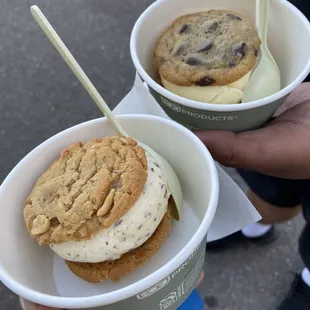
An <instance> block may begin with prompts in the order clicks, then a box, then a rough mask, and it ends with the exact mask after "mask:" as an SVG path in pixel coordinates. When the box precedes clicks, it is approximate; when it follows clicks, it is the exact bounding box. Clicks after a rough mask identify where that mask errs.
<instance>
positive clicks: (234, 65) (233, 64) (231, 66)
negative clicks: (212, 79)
mask: <svg viewBox="0 0 310 310" xmlns="http://www.w3.org/2000/svg"><path fill="white" fill-rule="evenodd" d="M234 67H236V64H235V63H234V62H230V63H229V64H228V68H234Z"/></svg>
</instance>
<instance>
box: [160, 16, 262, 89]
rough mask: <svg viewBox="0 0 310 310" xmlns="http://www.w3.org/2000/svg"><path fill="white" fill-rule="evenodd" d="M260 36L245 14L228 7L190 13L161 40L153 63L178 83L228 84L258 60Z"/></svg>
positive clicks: (166, 76) (240, 76)
mask: <svg viewBox="0 0 310 310" xmlns="http://www.w3.org/2000/svg"><path fill="white" fill-rule="evenodd" d="M259 46H260V39H259V37H258V35H257V33H256V31H255V30H254V28H253V26H252V25H251V23H250V22H249V20H247V19H246V18H245V17H244V16H241V15H239V14H237V13H235V12H231V11H225V10H211V11H205V12H198V13H194V14H189V15H185V16H182V17H180V18H178V19H177V20H176V21H174V22H173V24H172V26H171V27H169V28H168V29H167V30H166V31H165V32H164V33H163V35H162V36H161V37H160V39H159V40H158V43H157V45H156V48H155V52H154V65H155V68H156V70H157V72H158V73H159V75H160V76H161V77H162V78H164V79H165V80H167V81H169V82H171V83H173V84H176V85H179V86H193V85H196V86H209V85H214V86H216V85H219V86H221V85H228V84H230V83H233V82H235V81H237V80H239V79H240V78H242V77H243V76H245V75H246V74H247V73H248V72H249V71H250V70H252V69H253V67H254V66H255V64H256V61H257V56H258V49H259Z"/></svg>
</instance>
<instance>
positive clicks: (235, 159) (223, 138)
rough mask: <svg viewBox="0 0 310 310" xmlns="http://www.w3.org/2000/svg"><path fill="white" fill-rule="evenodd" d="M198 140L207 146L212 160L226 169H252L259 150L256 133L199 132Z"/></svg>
mask: <svg viewBox="0 0 310 310" xmlns="http://www.w3.org/2000/svg"><path fill="white" fill-rule="evenodd" d="M196 135H197V136H198V138H199V139H200V140H201V141H202V142H203V143H204V144H205V145H206V146H207V148H208V150H209V151H210V153H211V154H212V156H213V158H214V159H215V160H216V161H218V162H219V163H221V164H222V165H224V166H226V167H234V168H241V169H249V168H250V167H251V168H253V166H255V163H256V161H257V150H258V149H259V148H261V146H260V137H259V135H257V132H254V131H253V132H247V133H234V132H230V131H222V130H220V131H217V130H215V131H199V132H196Z"/></svg>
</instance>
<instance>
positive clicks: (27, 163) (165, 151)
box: [0, 115, 219, 310]
mask: <svg viewBox="0 0 310 310" xmlns="http://www.w3.org/2000/svg"><path fill="white" fill-rule="evenodd" d="M118 119H119V120H120V121H121V123H122V124H123V125H124V127H125V129H126V130H127V131H128V132H129V133H130V134H131V135H132V136H133V137H135V138H136V139H138V140H140V141H142V142H144V143H146V144H148V145H150V146H151V147H152V148H154V149H155V150H156V151H157V152H158V153H160V154H161V155H163V156H164V157H165V158H166V159H167V160H168V161H169V162H170V163H171V164H172V166H173V167H174V169H175V171H176V172H177V174H178V176H179V178H180V181H181V184H182V187H183V192H184V199H185V208H184V213H183V216H182V218H181V220H180V221H179V222H176V221H174V223H173V228H172V231H171V234H170V235H169V237H168V239H167V240H166V241H165V243H164V245H163V246H162V248H161V249H160V250H159V252H158V253H157V254H156V255H155V256H154V257H153V258H152V259H151V260H150V261H149V262H148V263H147V264H146V265H144V266H143V267H142V268H140V269H137V270H136V271H135V272H133V273H132V274H130V275H129V276H127V277H125V278H124V279H122V280H121V281H120V282H119V283H113V282H111V281H104V282H103V283H98V284H90V283H87V282H85V281H83V280H81V279H79V278H77V277H76V276H74V275H73V274H72V273H71V272H70V271H69V270H68V268H67V267H66V265H65V263H64V262H63V260H62V259H60V258H58V257H57V256H56V255H54V253H53V252H52V251H51V250H50V249H49V248H48V247H47V246H41V247H40V246H39V245H37V243H36V241H34V240H33V239H32V238H31V237H30V236H29V234H28V232H27V230H26V227H25V223H24V219H23V207H24V201H25V198H26V197H27V195H28V194H29V192H30V190H31V188H32V186H33V184H34V182H35V181H36V179H37V178H38V177H39V176H40V174H41V173H42V172H43V171H44V170H45V169H46V168H47V167H48V166H49V165H50V164H51V163H52V161H53V160H54V159H55V158H56V157H57V156H58V155H59V153H60V151H61V150H62V149H63V148H65V147H66V146H68V145H70V144H72V143H75V142H77V141H82V142H86V141H89V140H91V139H94V138H99V137H104V136H111V135H114V132H113V130H112V129H111V128H110V127H109V124H108V122H107V121H106V119H97V120H93V121H89V122H86V123H82V124H80V125H77V126H75V127H72V128H69V129H67V130H65V131H63V132H61V133H59V134H57V135H55V136H54V137H52V138H50V139H49V140H47V141H45V142H44V143H42V144H41V145H40V146H38V147H37V148H36V149H34V150H33V151H32V152H31V153H30V154H28V155H27V156H26V157H25V158H24V159H23V160H22V161H21V162H20V163H19V164H18V165H17V166H16V167H15V168H14V169H13V170H12V172H11V173H10V174H9V176H8V177H7V178H6V179H5V181H4V182H3V184H2V185H1V187H0V206H1V207H0V208H1V217H0V247H1V251H0V280H1V281H2V282H3V283H4V284H5V285H6V286H7V287H8V288H10V289H11V290H12V291H14V292H15V293H16V294H18V295H20V296H22V297H23V298H25V299H27V300H30V301H32V302H36V303H39V304H43V305H47V306H53V307H58V308H65V309H91V308H95V309H107V310H112V309H113V310H114V309H117V310H123V309H124V310H128V309H137V310H139V309H143V310H144V309H149V310H152V309H168V308H169V309H176V308H177V307H178V306H179V305H181V304H182V303H183V302H184V300H185V299H186V298H187V296H188V295H189V294H190V293H191V291H192V290H193V288H194V287H195V285H196V282H197V281H198V278H199V276H200V273H201V270H202V267H203V263H204V253H205V238H206V233H207V231H208V229H209V227H210V224H211V222H212V219H213V217H214V214H215V211H216V207H217V202H218V190H219V189H218V176H217V171H216V168H215V165H214V161H213V159H212V157H211V155H210V154H209V152H208V150H207V149H206V148H205V146H204V145H203V144H202V143H201V142H200V141H199V139H198V138H197V137H196V136H195V135H194V134H192V133H191V132H190V131H189V130H187V129H186V128H184V127H183V126H181V125H179V124H177V123H175V122H172V121H169V120H164V119H161V118H158V117H154V116H147V115H126V116H121V117H118ZM202 172H203V173H202ZM170 307H171V308H170Z"/></svg>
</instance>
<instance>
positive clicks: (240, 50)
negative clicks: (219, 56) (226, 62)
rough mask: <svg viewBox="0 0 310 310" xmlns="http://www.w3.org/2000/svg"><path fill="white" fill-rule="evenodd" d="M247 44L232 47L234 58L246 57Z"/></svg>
mask: <svg viewBox="0 0 310 310" xmlns="http://www.w3.org/2000/svg"><path fill="white" fill-rule="evenodd" d="M246 47H247V46H246V44H245V42H241V43H237V44H234V45H233V46H232V51H233V55H234V56H242V57H243V56H244V55H245V52H246Z"/></svg>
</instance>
